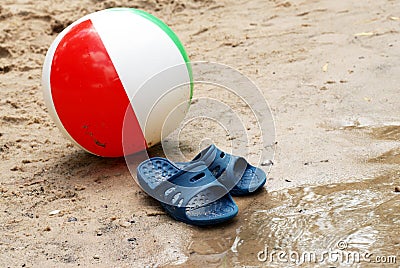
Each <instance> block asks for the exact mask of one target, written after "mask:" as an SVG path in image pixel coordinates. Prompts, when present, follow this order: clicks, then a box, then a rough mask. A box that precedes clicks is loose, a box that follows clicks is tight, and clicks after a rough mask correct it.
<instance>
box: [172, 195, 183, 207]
mask: <svg viewBox="0 0 400 268" xmlns="http://www.w3.org/2000/svg"><path fill="white" fill-rule="evenodd" d="M180 196H181V193H177V194H175V195H174V197H173V198H172V204H175V203H176V201H178V199H179V197H180Z"/></svg>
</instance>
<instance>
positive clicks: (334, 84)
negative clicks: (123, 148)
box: [0, 0, 400, 267]
mask: <svg viewBox="0 0 400 268" xmlns="http://www.w3.org/2000/svg"><path fill="white" fill-rule="evenodd" d="M114 6H127V7H135V8H141V9H143V10H145V11H148V12H150V13H152V14H154V15H156V16H158V17H159V18H161V19H162V20H163V21H165V22H166V23H167V24H168V25H170V26H171V28H172V29H173V30H174V31H175V32H176V33H177V35H178V36H179V37H180V39H181V41H182V42H183V44H184V45H185V47H186V50H187V51H188V54H189V57H190V58H191V59H192V60H207V61H215V62H220V63H224V64H227V65H230V66H232V67H234V68H236V69H238V70H239V71H241V72H243V74H245V75H247V76H248V77H249V78H250V79H252V80H253V81H254V82H255V83H256V84H257V85H258V86H259V88H260V89H261V90H262V93H263V94H264V97H265V98H266V100H267V101H268V102H269V104H270V106H271V109H272V112H273V115H274V118H275V126H276V141H277V145H276V147H275V149H276V155H275V159H274V165H273V167H272V169H271V173H270V174H269V179H268V181H267V184H266V189H265V190H264V191H262V192H260V193H258V194H257V195H254V196H252V197H246V198H235V201H236V202H237V203H238V205H239V209H240V212H239V215H238V216H237V217H236V218H235V219H234V220H233V221H232V222H230V223H228V224H225V225H223V226H218V227H210V228H197V227H192V226H188V225H185V224H183V223H178V222H175V221H173V220H172V219H171V218H169V217H168V216H167V215H165V213H164V212H163V211H162V209H161V208H160V206H159V205H158V204H157V202H155V201H153V200H151V199H150V198H149V197H148V196H147V195H146V194H145V193H143V191H141V190H140V189H139V187H138V186H137V185H136V184H135V182H134V179H133V178H132V177H131V175H130V173H129V170H128V169H127V167H126V163H125V161H124V159H101V158H98V157H94V156H91V155H88V154H87V153H84V152H82V151H81V150H80V149H79V148H76V147H75V146H74V145H72V143H70V142H69V141H68V140H67V139H65V138H64V137H63V136H62V135H61V133H60V132H59V130H58V129H57V128H56V126H55V125H54V124H53V122H52V121H51V119H50V117H49V115H48V113H47V110H46V108H45V106H44V102H43V98H42V92H41V67H42V64H43V60H44V56H45V53H46V51H47V49H48V47H49V46H50V44H51V42H52V41H53V40H54V38H55V37H56V35H57V33H59V32H60V31H61V30H62V29H63V28H64V27H65V26H67V25H68V24H70V23H71V22H72V21H74V20H76V19H78V18H80V17H81V16H83V15H85V14H87V13H90V12H93V11H96V10H100V9H103V8H108V7H114ZM0 22H1V23H0V41H1V42H0V88H1V91H0V92H1V93H0V94H1V99H0V107H1V108H0V156H1V162H0V171H1V174H2V176H1V177H0V219H1V220H0V234H1V235H0V265H1V266H4V267H7V266H10V267H21V266H26V267H54V266H57V267H59V266H78V265H80V266H84V267H86V266H98V267H109V266H121V267H136V266H144V265H149V266H174V265H181V266H182V267H190V266H193V267H204V266H211V267H230V266H233V265H236V266H239V267H240V266H244V265H255V266H262V265H278V264H274V263H269V262H268V260H266V261H265V262H262V261H259V260H258V259H257V254H258V252H259V251H261V250H263V248H265V246H268V247H269V248H271V249H272V248H274V249H275V250H293V251H298V252H305V251H310V252H311V251H315V252H321V251H324V250H330V249H332V250H336V249H337V243H338V242H340V241H345V242H346V243H348V245H349V246H351V247H349V250H350V249H351V250H352V251H357V252H366V251H368V252H371V253H373V254H376V255H379V254H380V255H382V256H383V255H386V256H389V255H397V257H398V259H399V258H400V250H399V248H400V245H399V241H398V235H397V234H398V233H399V231H400V230H399V223H400V220H399V217H400V216H399V213H400V210H399V206H398V204H399V193H397V192H396V191H395V188H396V187H399V186H400V182H399V172H400V168H399V162H400V161H399V154H400V152H399V147H400V146H399V133H400V131H399V129H400V127H399V126H400V117H399V110H400V99H399V97H398V94H399V88H398V85H399V76H398V74H399V73H400V67H399V64H398V62H399V60H400V57H399V49H400V47H399V41H398V40H399V31H398V28H399V23H400V5H399V4H398V3H397V2H396V1H384V0H377V1H373V2H368V3H364V2H360V1H355V0H354V1H340V2H334V1H328V0H326V1H312V0H306V1H297V0H295V1H260V0H253V1H242V0H239V1H235V2H234V3H233V2H232V1H225V0H223V1H212V0H204V1H163V0H160V1H157V3H155V2H154V3H153V2H151V3H147V2H145V1H120V0H116V1H108V0H106V1H90V0H84V1H79V3H78V2H71V3H65V1H56V0H54V1H11V0H4V1H2V2H1V4H0ZM194 94H195V95H194V97H195V98H199V97H210V98H216V99H221V100H223V101H225V102H226V103H228V104H229V105H230V106H231V107H233V108H235V109H237V110H238V111H240V112H241V113H242V114H243V115H244V116H245V115H246V109H247V108H246V107H244V106H242V105H241V104H235V103H236V101H235V100H234V99H229V97H226V93H224V92H221V91H220V90H216V89H214V88H210V87H198V88H196V89H195V91H194ZM226 98H227V99H226ZM196 105H200V104H199V103H194V104H193V105H192V108H191V109H192V110H193V111H196ZM213 115H214V116H218V111H213ZM247 127H248V128H250V130H249V133H250V134H249V135H250V136H249V137H250V139H251V141H252V142H253V145H251V146H249V148H248V149H249V151H257V150H258V149H259V145H260V143H259V142H258V141H259V139H260V137H259V136H258V134H257V131H256V123H255V122H250V123H249V125H248V126H247ZM194 131H195V133H197V135H196V136H195V137H194V135H191V133H194ZM205 138H208V139H210V140H212V141H213V142H215V143H217V145H219V146H220V147H222V148H225V149H229V146H230V145H232V144H233V145H234V144H235V140H234V139H233V140H232V139H230V137H229V136H226V135H224V133H223V130H221V129H219V128H218V126H215V125H213V124H212V123H210V122H198V123H197V124H194V125H191V126H188V128H187V129H186V130H185V131H183V132H182V137H181V141H180V142H181V144H182V145H183V146H182V150H183V153H184V155H185V156H187V157H188V158H190V157H191V156H193V155H195V154H196V152H197V150H198V149H199V148H198V147H199V144H201V142H202V140H203V139H205ZM161 153H162V152H161V149H160V147H156V148H153V149H151V150H150V154H151V155H160V154H161ZM249 159H250V160H251V161H253V162H255V159H256V155H249ZM57 210H59V212H58V213H56V212H54V211H57ZM50 212H53V214H54V215H50ZM335 246H336V247H335ZM399 261H400V260H397V263H398V262H399ZM360 265H361V264H360ZM370 265H372V266H373V265H374V264H370ZM387 265H388V264H387ZM397 265H398V264H397ZM364 266H365V264H363V267H364ZM372 266H371V267H372ZM393 266H394V267H396V266H395V265H393Z"/></svg>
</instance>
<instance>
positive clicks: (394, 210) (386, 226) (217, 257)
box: [185, 171, 400, 267]
mask: <svg viewBox="0 0 400 268" xmlns="http://www.w3.org/2000/svg"><path fill="white" fill-rule="evenodd" d="M399 177H400V171H393V172H390V173H388V174H386V175H384V176H380V177H377V178H374V179H366V180H363V181H360V182H351V183H341V184H332V185H327V186H315V187H302V188H293V189H289V190H284V191H278V192H271V193H268V194H265V193H262V194H260V195H259V196H257V198H256V199H255V200H256V201H255V203H252V204H251V206H249V207H250V208H249V209H247V211H246V212H244V216H242V218H241V219H240V220H238V221H236V222H233V223H231V224H228V225H225V226H220V227H218V228H210V229H201V230H196V231H195V235H194V241H193V243H192V244H191V245H190V247H189V249H188V251H189V252H188V254H189V256H190V257H189V259H188V261H187V262H186V263H185V266H190V265H196V266H199V265H200V266H204V267H207V266H213V267H235V266H236V267H244V266H255V267H262V266H264V267H265V266H268V267H282V266H285V267H294V266H298V265H305V266H310V267H327V266H329V267H343V266H351V265H353V266H356V267H357V266H360V267H365V266H370V267H376V266H377V265H378V264H377V262H380V263H381V264H380V265H382V263H383V262H385V265H384V266H385V267H398V265H399V263H400V193H398V192H396V191H395V188H396V186H400V185H399V179H398V178H399ZM395 263H397V264H395ZM368 264H369V265H368Z"/></svg>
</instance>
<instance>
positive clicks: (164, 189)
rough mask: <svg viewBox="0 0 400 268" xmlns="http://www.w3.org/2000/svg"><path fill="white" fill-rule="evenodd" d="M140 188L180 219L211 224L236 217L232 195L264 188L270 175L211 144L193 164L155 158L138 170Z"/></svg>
mask: <svg viewBox="0 0 400 268" xmlns="http://www.w3.org/2000/svg"><path fill="white" fill-rule="evenodd" d="M137 178H138V181H139V184H140V186H141V187H142V188H143V189H144V190H145V191H146V192H147V193H148V194H149V195H151V196H152V197H153V198H155V199H157V200H159V201H160V202H161V205H162V206H163V207H164V209H165V210H166V211H167V212H168V214H170V215H171V216H172V217H173V218H175V219H176V220H179V221H182V222H185V223H189V224H193V225H211V224H217V223H221V222H224V221H227V220H229V219H231V218H233V217H235V216H236V214H237V213H238V207H237V205H236V204H235V202H234V201H233V199H232V196H231V195H234V196H243V195H248V194H251V193H253V192H255V191H257V190H258V189H260V188H261V187H262V186H263V185H264V184H265V182H266V175H265V173H264V171H262V170H261V169H260V168H256V167H254V166H252V165H250V164H249V163H248V162H247V161H246V160H245V159H244V158H242V157H237V156H233V155H231V154H227V153H225V152H223V151H221V150H220V149H218V148H217V147H216V146H215V145H210V146H208V147H207V148H206V149H204V150H203V151H202V152H200V153H199V154H198V155H197V156H196V157H195V158H194V159H193V160H192V161H190V162H185V163H172V162H171V161H169V160H168V159H166V158H162V157H154V158H150V159H148V160H146V161H144V162H142V163H141V164H140V165H139V166H138V167H137Z"/></svg>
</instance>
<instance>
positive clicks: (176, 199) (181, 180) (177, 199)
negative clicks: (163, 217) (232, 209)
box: [154, 161, 229, 207]
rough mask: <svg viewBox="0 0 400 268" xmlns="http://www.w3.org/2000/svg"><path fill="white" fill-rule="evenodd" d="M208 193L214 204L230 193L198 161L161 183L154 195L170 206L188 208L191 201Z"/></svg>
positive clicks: (208, 200) (208, 198)
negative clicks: (204, 192) (202, 193)
mask: <svg viewBox="0 0 400 268" xmlns="http://www.w3.org/2000/svg"><path fill="white" fill-rule="evenodd" d="M211 188H212V191H207V193H208V195H207V202H208V203H212V202H214V201H216V200H218V199H220V198H221V197H222V196H224V195H226V194H227V193H228V192H229V191H228V190H227V189H226V187H225V186H223V185H222V184H221V183H220V182H219V181H218V180H216V178H215V177H214V176H213V175H212V173H211V172H210V171H209V170H208V168H207V166H206V165H205V163H204V162H202V161H196V162H194V163H191V164H190V165H187V166H185V167H184V168H182V169H181V170H180V171H179V172H178V173H176V174H175V175H174V176H172V177H170V178H169V179H167V180H165V181H163V182H162V183H160V184H159V185H158V186H157V187H156V188H155V189H154V194H155V196H157V197H158V200H159V201H161V202H163V203H166V204H168V205H174V206H179V207H187V205H188V203H189V202H190V200H191V199H192V198H193V197H195V196H196V195H198V194H199V193H201V192H203V191H205V190H208V189H211Z"/></svg>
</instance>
